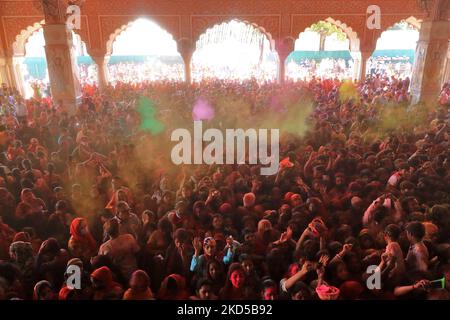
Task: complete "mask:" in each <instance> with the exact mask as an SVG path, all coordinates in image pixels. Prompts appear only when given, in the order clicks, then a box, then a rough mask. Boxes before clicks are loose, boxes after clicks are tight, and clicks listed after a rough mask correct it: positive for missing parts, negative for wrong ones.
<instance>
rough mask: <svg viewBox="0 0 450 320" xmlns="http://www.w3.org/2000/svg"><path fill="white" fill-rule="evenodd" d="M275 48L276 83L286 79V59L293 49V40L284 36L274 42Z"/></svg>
mask: <svg viewBox="0 0 450 320" xmlns="http://www.w3.org/2000/svg"><path fill="white" fill-rule="evenodd" d="M275 50H276V51H277V53H278V59H279V65H278V83H284V82H285V81H286V59H287V57H288V56H289V54H290V53H291V52H292V51H294V40H293V39H291V38H285V39H283V40H280V41H277V42H276V43H275Z"/></svg>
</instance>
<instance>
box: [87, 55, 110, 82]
mask: <svg viewBox="0 0 450 320" xmlns="http://www.w3.org/2000/svg"><path fill="white" fill-rule="evenodd" d="M110 57H111V56H105V55H95V56H92V55H91V58H92V60H94V62H95V64H96V65H97V77H98V78H97V85H98V88H99V89H100V91H103V90H104V89H105V88H106V87H107V86H108V83H109V80H108V62H109V59H110Z"/></svg>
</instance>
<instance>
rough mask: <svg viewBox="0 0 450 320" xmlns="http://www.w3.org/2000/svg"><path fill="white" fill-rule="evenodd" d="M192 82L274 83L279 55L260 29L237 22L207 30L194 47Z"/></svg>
mask: <svg viewBox="0 0 450 320" xmlns="http://www.w3.org/2000/svg"><path fill="white" fill-rule="evenodd" d="M191 70H192V80H193V81H201V80H206V79H214V78H217V79H229V80H245V79H256V80H257V81H258V82H264V81H275V80H276V79H277V70H278V55H277V53H276V52H275V51H274V50H273V46H272V44H271V42H270V40H269V39H268V37H267V35H266V34H265V33H264V32H263V31H262V30H260V29H259V28H257V27H255V26H253V25H251V24H248V23H245V22H241V21H237V20H232V21H229V22H224V23H222V24H220V25H216V26H214V27H212V28H210V29H208V30H207V31H206V32H205V33H203V34H202V35H201V36H200V38H199V39H198V41H197V43H196V50H195V52H194V54H193V56H192V61H191Z"/></svg>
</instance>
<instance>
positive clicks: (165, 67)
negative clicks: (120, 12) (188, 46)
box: [108, 18, 185, 84]
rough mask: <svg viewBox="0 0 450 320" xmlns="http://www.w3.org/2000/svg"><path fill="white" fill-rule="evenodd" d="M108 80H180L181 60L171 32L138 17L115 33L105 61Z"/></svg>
mask: <svg viewBox="0 0 450 320" xmlns="http://www.w3.org/2000/svg"><path fill="white" fill-rule="evenodd" d="M108 75H109V81H110V82H112V83H113V84H114V83H117V82H128V83H138V82H142V81H165V80H168V81H183V80H184V78H185V76H184V63H183V59H182V57H181V55H180V53H179V52H178V50H177V43H176V41H175V40H174V39H173V37H172V35H171V34H170V33H168V32H167V31H165V30H164V29H162V28H161V27H160V26H159V25H157V24H156V23H154V22H152V21H150V20H148V19H144V18H139V19H137V20H135V21H133V22H131V23H130V24H129V25H128V26H126V28H124V30H123V31H122V32H121V33H120V34H118V35H117V36H116V37H115V39H114V41H113V43H112V54H111V57H110V59H109V62H108Z"/></svg>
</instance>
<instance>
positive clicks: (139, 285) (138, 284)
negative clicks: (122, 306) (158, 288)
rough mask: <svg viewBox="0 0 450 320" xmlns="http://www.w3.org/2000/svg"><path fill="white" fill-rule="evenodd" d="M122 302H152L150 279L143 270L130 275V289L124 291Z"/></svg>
mask: <svg viewBox="0 0 450 320" xmlns="http://www.w3.org/2000/svg"><path fill="white" fill-rule="evenodd" d="M123 300H154V298H153V292H152V290H151V289H150V278H149V276H148V275H147V273H146V272H145V271H143V270H136V271H135V272H133V274H132V275H131V279H130V288H129V289H128V290H127V291H125V294H124V295H123Z"/></svg>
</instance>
